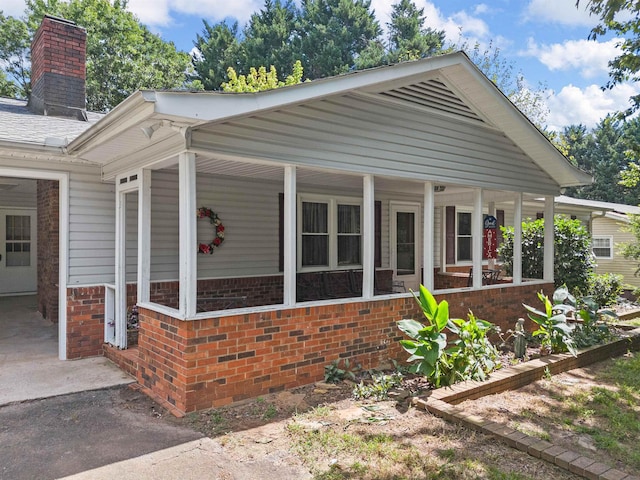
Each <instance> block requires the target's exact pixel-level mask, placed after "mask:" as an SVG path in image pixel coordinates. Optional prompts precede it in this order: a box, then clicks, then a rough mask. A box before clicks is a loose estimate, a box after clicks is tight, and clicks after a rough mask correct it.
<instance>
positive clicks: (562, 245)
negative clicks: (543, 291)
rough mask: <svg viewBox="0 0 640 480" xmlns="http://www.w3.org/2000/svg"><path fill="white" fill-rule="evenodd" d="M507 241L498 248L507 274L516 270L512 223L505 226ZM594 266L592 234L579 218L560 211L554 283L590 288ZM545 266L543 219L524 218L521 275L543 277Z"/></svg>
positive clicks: (582, 288) (582, 290)
mask: <svg viewBox="0 0 640 480" xmlns="http://www.w3.org/2000/svg"><path fill="white" fill-rule="evenodd" d="M502 234H503V238H504V241H503V242H502V245H500V248H499V249H498V255H499V256H500V258H501V260H502V262H503V268H504V269H505V271H506V273H507V275H512V274H513V227H502ZM593 267H594V260H593V254H592V253H591V237H590V235H589V232H588V231H587V229H586V228H585V227H584V225H582V223H580V221H579V220H571V219H568V218H566V217H562V216H560V215H557V216H556V217H555V219H554V278H555V286H556V287H560V286H562V285H566V286H567V287H568V288H569V291H571V292H573V291H576V289H578V290H580V291H581V292H586V291H588V286H589V275H590V274H591V273H592V271H593ZM543 269H544V219H538V220H534V221H528V222H522V276H523V277H524V278H542V277H543Z"/></svg>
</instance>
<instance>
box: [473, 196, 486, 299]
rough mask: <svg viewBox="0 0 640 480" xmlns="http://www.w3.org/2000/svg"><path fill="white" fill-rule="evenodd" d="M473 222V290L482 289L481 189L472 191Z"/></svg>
mask: <svg viewBox="0 0 640 480" xmlns="http://www.w3.org/2000/svg"><path fill="white" fill-rule="evenodd" d="M472 218H473V221H472V225H471V232H472V236H471V239H472V242H473V243H472V254H471V258H472V260H473V288H480V287H482V227H483V224H484V222H483V218H482V189H481V188H476V189H474V190H473V217H472Z"/></svg>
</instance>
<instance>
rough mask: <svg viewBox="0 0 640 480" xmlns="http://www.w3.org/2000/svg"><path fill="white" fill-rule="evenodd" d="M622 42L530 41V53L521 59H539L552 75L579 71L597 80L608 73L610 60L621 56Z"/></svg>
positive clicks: (583, 75)
mask: <svg viewBox="0 0 640 480" xmlns="http://www.w3.org/2000/svg"><path fill="white" fill-rule="evenodd" d="M619 42H620V40H618V39H615V38H614V39H612V40H609V41H607V42H596V41H591V40H567V41H565V42H564V43H554V44H551V45H545V44H537V43H536V42H535V41H534V40H533V39H529V41H528V46H527V50H525V51H522V52H520V55H523V56H531V57H535V58H537V59H538V60H539V61H540V62H541V63H543V64H544V65H546V66H547V68H549V70H551V71H563V70H565V71H566V70H578V71H579V72H580V75H582V77H584V78H594V77H597V76H599V75H603V74H606V73H607V72H608V70H609V67H608V62H609V60H611V59H612V58H615V57H617V56H618V55H619V54H620V49H619V48H618V46H617V45H618V43H619Z"/></svg>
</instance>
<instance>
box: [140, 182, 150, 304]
mask: <svg viewBox="0 0 640 480" xmlns="http://www.w3.org/2000/svg"><path fill="white" fill-rule="evenodd" d="M138 178H139V179H140V180H139V182H140V184H139V185H140V186H139V188H138V303H146V302H149V300H150V293H149V282H150V278H151V170H142V171H141V172H140V174H139V177H138Z"/></svg>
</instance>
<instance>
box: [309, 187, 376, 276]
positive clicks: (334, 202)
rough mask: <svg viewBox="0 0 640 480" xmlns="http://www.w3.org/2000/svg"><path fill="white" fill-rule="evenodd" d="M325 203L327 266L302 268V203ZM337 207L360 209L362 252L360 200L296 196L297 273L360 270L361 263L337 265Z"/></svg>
mask: <svg viewBox="0 0 640 480" xmlns="http://www.w3.org/2000/svg"><path fill="white" fill-rule="evenodd" d="M303 202H313V203H326V204H327V205H328V208H327V215H328V216H329V219H328V223H327V230H328V232H327V233H328V236H329V265H321V266H314V267H303V266H302V203H303ZM338 205H357V206H359V207H360V243H361V245H360V248H361V252H362V240H363V228H362V225H363V221H364V217H363V206H362V198H358V197H344V196H338V195H320V194H312V193H303V194H299V195H298V208H297V214H298V215H297V216H298V219H297V224H298V228H296V239H297V240H296V244H297V247H296V248H297V255H296V256H297V259H298V261H297V264H298V271H299V272H320V271H323V270H354V269H360V268H362V263H360V264H358V265H338Z"/></svg>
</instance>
